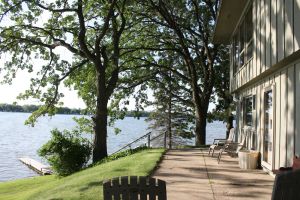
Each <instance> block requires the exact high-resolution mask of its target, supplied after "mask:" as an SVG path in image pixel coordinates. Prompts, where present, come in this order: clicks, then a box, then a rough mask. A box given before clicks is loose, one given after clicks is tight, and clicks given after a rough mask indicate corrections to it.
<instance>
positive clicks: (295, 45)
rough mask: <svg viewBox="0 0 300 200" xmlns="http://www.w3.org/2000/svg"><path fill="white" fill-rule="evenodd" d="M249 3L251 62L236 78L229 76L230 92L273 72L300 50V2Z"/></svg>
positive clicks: (259, 0)
mask: <svg viewBox="0 0 300 200" xmlns="http://www.w3.org/2000/svg"><path fill="white" fill-rule="evenodd" d="M252 2H253V8H252V9H253V10H252V13H253V25H254V26H253V27H254V30H253V39H254V43H253V47H254V52H253V58H252V59H250V60H249V61H248V62H247V63H246V64H245V65H244V66H242V67H241V68H240V69H239V70H237V73H236V74H232V73H233V72H232V73H231V77H232V78H231V87H230V90H231V92H234V91H236V90H238V89H239V88H241V87H242V86H244V85H245V84H247V83H248V82H249V81H251V80H252V79H254V78H255V77H257V76H259V75H260V74H262V73H263V72H266V71H267V70H270V69H272V67H274V65H276V64H277V63H279V62H280V61H282V60H283V59H285V58H288V57H289V56H291V55H292V54H293V53H294V52H296V51H298V50H299V48H300V25H299V19H300V0H253V1H252ZM297 22H298V24H297ZM233 35H234V34H233ZM282 67H285V66H282Z"/></svg>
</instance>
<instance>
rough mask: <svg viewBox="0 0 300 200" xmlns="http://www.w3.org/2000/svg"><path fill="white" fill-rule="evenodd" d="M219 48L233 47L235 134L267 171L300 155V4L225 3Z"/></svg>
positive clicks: (265, 0)
mask: <svg viewBox="0 0 300 200" xmlns="http://www.w3.org/2000/svg"><path fill="white" fill-rule="evenodd" d="M214 43H215V44H230V46H231V57H230V60H231V65H230V78H231V85H230V90H231V93H232V94H233V95H234V99H235V101H236V105H237V134H238V136H240V137H242V135H243V134H247V148H249V149H251V148H253V149H256V150H257V151H259V152H260V153H261V164H262V166H263V167H264V168H265V169H267V170H273V169H278V168H279V167H287V166H291V165H292V159H293V156H294V155H300V50H299V49H300V0H223V1H222V2H221V7H220V10H219V15H218V20H217V23H216V28H215V35H214Z"/></svg>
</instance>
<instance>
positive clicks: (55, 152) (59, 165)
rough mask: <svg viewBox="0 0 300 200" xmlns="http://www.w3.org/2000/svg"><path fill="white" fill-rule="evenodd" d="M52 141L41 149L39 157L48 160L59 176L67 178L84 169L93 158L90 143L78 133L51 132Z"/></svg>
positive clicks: (55, 130)
mask: <svg viewBox="0 0 300 200" xmlns="http://www.w3.org/2000/svg"><path fill="white" fill-rule="evenodd" d="M51 134H52V137H51V139H50V140H49V141H48V142H47V143H46V144H44V145H43V146H42V147H41V148H40V149H39V152H38V153H39V155H40V156H42V157H44V158H46V159H47V161H48V162H49V164H50V165H51V167H52V169H53V170H54V171H55V172H56V173H57V174H58V175H59V176H67V175H69V174H72V173H74V172H76V171H79V170H80V169H82V168H83V167H84V166H85V165H86V164H87V162H88V161H89V158H90V156H91V151H92V148H91V145H90V143H89V141H88V140H87V139H85V138H82V137H81V136H80V134H79V133H78V132H77V131H72V132H71V131H67V130H64V131H63V132H60V131H59V130H57V129H54V130H52V131H51Z"/></svg>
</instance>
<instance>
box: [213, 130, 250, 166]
mask: <svg viewBox="0 0 300 200" xmlns="http://www.w3.org/2000/svg"><path fill="white" fill-rule="evenodd" d="M246 138H247V136H246V135H244V136H243V139H242V141H241V142H240V143H239V142H231V143H228V144H225V145H224V146H223V148H222V149H221V150H220V151H219V155H218V163H220V160H221V157H222V153H223V152H227V153H229V154H230V155H231V156H232V155H237V154H238V152H239V151H240V150H241V149H242V148H243V147H245V144H246Z"/></svg>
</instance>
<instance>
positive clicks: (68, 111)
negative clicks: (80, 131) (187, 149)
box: [0, 103, 150, 117]
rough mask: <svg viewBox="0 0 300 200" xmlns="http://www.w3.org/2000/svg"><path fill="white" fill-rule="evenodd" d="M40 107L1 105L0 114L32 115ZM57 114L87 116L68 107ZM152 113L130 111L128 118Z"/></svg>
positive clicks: (79, 110) (59, 109)
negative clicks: (19, 113)
mask: <svg viewBox="0 0 300 200" xmlns="http://www.w3.org/2000/svg"><path fill="white" fill-rule="evenodd" d="M39 107H40V106H38V105H22V106H20V105H15V104H6V103H2V104H0V112H22V113H32V112H34V111H36V110H37V109H39ZM57 114H67V115H80V114H87V113H86V111H85V110H84V109H76V108H68V107H58V108H57ZM149 115H150V112H146V111H139V112H136V111H128V112H127V113H126V117H148V116H149Z"/></svg>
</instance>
